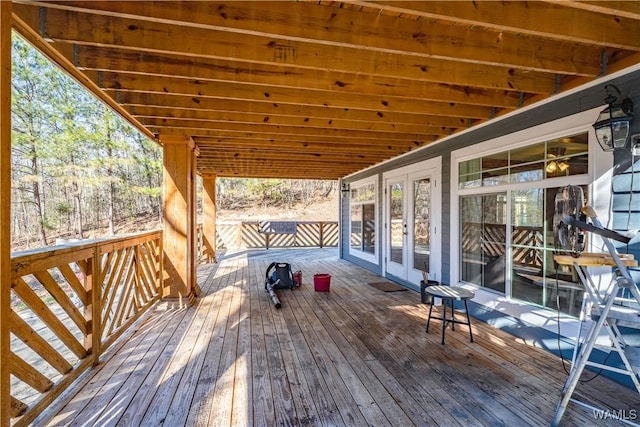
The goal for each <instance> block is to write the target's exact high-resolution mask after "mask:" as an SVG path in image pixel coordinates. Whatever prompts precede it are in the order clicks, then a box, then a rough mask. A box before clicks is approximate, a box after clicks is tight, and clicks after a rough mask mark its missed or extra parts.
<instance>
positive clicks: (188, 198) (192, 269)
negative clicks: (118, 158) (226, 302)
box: [160, 136, 197, 305]
mask: <svg viewBox="0 0 640 427" xmlns="http://www.w3.org/2000/svg"><path fill="white" fill-rule="evenodd" d="M160 141H161V143H162V146H163V149H164V150H163V153H164V178H163V190H162V191H163V198H164V200H163V202H164V203H163V206H164V209H163V212H164V220H163V223H164V231H163V243H162V246H163V252H164V254H163V265H164V270H165V272H164V284H163V293H162V294H163V297H165V298H169V299H175V300H176V301H177V302H178V304H179V305H190V304H192V303H193V300H194V298H195V296H196V295H195V292H194V290H195V289H196V286H195V279H196V250H197V248H196V246H197V245H196V239H197V236H196V214H195V194H196V193H195V173H196V172H195V166H196V165H195V163H196V162H195V157H196V155H195V152H196V147H195V144H194V143H193V140H192V139H191V138H190V137H187V136H183V137H176V136H166V137H162V136H161V137H160Z"/></svg>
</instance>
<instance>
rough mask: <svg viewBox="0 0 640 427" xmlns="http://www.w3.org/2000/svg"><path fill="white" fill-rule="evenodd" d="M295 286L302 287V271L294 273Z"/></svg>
mask: <svg viewBox="0 0 640 427" xmlns="http://www.w3.org/2000/svg"><path fill="white" fill-rule="evenodd" d="M293 284H294V285H296V286H300V285H302V271H300V270H298V271H296V272H295V273H293Z"/></svg>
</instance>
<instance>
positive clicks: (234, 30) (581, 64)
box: [15, 2, 601, 76]
mask: <svg viewBox="0 0 640 427" xmlns="http://www.w3.org/2000/svg"><path fill="white" fill-rule="evenodd" d="M95 3H96V4H92V6H91V7H92V10H93V9H96V8H97V9H101V10H103V11H104V12H105V14H104V15H94V14H89V13H83V12H80V11H79V10H82V8H79V7H76V6H74V2H69V3H68V4H67V5H64V4H53V5H47V8H46V9H45V12H43V13H42V15H41V13H40V12H39V10H38V8H37V7H29V8H30V9H31V11H29V10H26V9H25V8H26V7H27V6H24V5H20V4H16V6H15V7H16V9H17V10H18V11H19V12H20V14H21V15H22V16H28V15H30V21H31V22H32V23H33V22H40V23H41V25H40V26H41V28H42V29H43V30H44V31H45V32H46V33H45V34H43V37H46V38H49V39H52V40H56V41H65V40H67V41H74V42H76V43H78V44H91V45H97V46H119V47H121V48H129V49H137V50H141V51H145V52H168V51H167V48H168V47H169V46H171V47H172V49H171V50H172V51H173V52H179V53H181V54H183V55H187V56H194V57H198V56H203V57H209V58H223V57H226V58H230V59H237V60H242V61H248V62H257V63H262V64H271V63H282V64H288V65H294V66H297V67H310V68H316V69H326V68H329V69H334V70H346V69H351V70H354V69H357V68H358V67H360V68H361V69H362V67H363V66H365V63H364V62H363V56H362V55H361V54H359V53H358V52H361V51H362V50H366V51H367V52H368V53H369V54H368V56H367V59H366V67H367V68H371V67H372V65H373V63H376V62H377V63H384V62H389V60H390V58H389V55H396V56H397V55H405V56H412V57H413V58H414V61H415V60H416V59H417V58H433V59H439V60H451V61H456V62H466V63H471V64H484V65H493V66H501V67H510V68H519V69H524V70H530V71H543V72H549V73H562V74H572V75H591V76H595V75H597V74H598V73H599V72H600V69H599V67H597V66H596V67H594V59H596V60H597V59H598V58H599V57H600V53H601V52H600V49H595V48H594V47H592V46H588V45H580V44H576V43H567V42H563V41H558V40H545V39H542V38H536V37H529V36H527V35H522V34H512V33H506V32H505V33H500V34H496V33H494V32H490V31H486V30H485V29H482V28H475V27H466V28H460V27H455V26H451V25H449V24H446V25H445V24H442V23H439V22H437V21H433V22H428V23H425V22H419V21H411V20H399V19H396V18H392V17H387V16H384V15H378V16H377V17H375V19H372V17H373V16H374V15H369V14H362V13H355V12H353V11H349V10H346V9H336V8H327V7H323V6H318V5H315V4H313V3H306V2H296V3H290V4H287V7H277V6H276V5H277V3H278V2H275V3H274V2H228V3H221V4H220V7H218V8H216V7H212V6H211V4H209V3H204V2H186V3H184V2H183V3H181V4H180V5H176V8H172V7H170V5H169V4H168V3H165V2H132V4H127V3H129V2H95ZM29 4H30V5H31V4H32V5H38V4H39V3H38V2H34V3H29ZM56 8H65V9H66V10H59V9H56ZM70 10H78V12H71V11H70ZM262 14H265V15H268V16H269V19H268V20H261V19H260V16H261V15H262ZM178 17H179V18H180V19H176V18H178ZM132 19H139V21H137V22H133V21H132ZM301 21H303V22H301ZM400 24H401V25H400ZM181 25H182V26H188V27H190V29H189V31H184V28H182V27H181ZM354 27H357V28H358V29H359V31H358V33H357V34H354V33H353V31H352V30H353V28H354ZM36 28H37V26H36ZM101 28H111V29H112V30H111V31H109V32H104V31H101V30H100V29H101ZM202 40H207V41H208V42H207V43H202V42H201V41H202ZM532 52H535V54H534V55H532V54H531V53H532ZM390 62H391V63H394V65H395V61H393V60H391V61H390ZM343 67H346V68H343Z"/></svg>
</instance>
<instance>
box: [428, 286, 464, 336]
mask: <svg viewBox="0 0 640 427" xmlns="http://www.w3.org/2000/svg"><path fill="white" fill-rule="evenodd" d="M425 292H426V293H427V294H428V295H431V306H430V307H429V317H428V318H427V329H426V331H427V332H429V323H430V322H431V319H438V320H442V344H443V345H444V333H445V330H446V328H447V323H451V330H452V331H455V324H456V323H460V324H462V325H467V326H468V327H469V338H470V339H471V342H473V333H472V332H471V321H470V319H469V306H468V305H467V301H468V300H470V299H471V298H473V297H474V296H475V293H473V292H472V291H470V290H468V289H465V288H461V287H458V286H442V285H438V286H428V287H427V288H425ZM435 298H442V305H443V308H444V310H443V312H442V317H437V316H432V311H433V303H434V300H435ZM454 301H463V302H464V309H465V314H466V315H467V321H466V322H463V321H461V320H456V319H455V316H454V313H453V302H454ZM447 305H450V306H451V317H450V318H447Z"/></svg>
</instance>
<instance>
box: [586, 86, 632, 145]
mask: <svg viewBox="0 0 640 427" xmlns="http://www.w3.org/2000/svg"><path fill="white" fill-rule="evenodd" d="M604 89H605V91H606V92H607V97H606V98H605V99H604V102H606V103H607V104H609V106H608V107H607V108H605V109H604V110H602V111H601V112H600V115H599V116H598V120H596V122H595V123H594V124H593V128H594V129H595V131H596V139H597V140H598V143H600V146H601V147H602V149H603V150H604V151H613V150H616V149H620V148H624V147H625V146H626V145H627V139H628V138H629V129H630V128H631V120H633V104H632V103H631V100H629V98H623V97H622V94H621V92H620V89H618V88H617V87H616V86H614V85H606V86H605V87H604Z"/></svg>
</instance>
